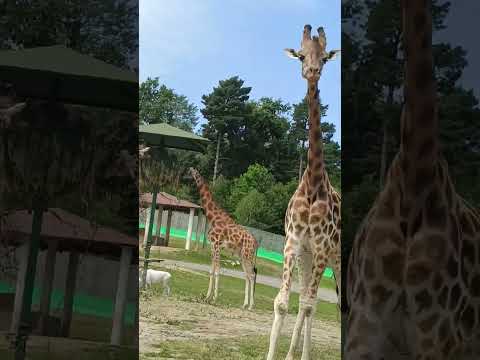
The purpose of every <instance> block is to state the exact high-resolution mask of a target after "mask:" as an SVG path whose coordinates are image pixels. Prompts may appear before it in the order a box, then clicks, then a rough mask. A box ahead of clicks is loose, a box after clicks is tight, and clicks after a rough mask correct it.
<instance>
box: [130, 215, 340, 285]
mask: <svg viewBox="0 0 480 360" xmlns="http://www.w3.org/2000/svg"><path fill="white" fill-rule="evenodd" d="M139 229H144V230H145V224H143V223H141V222H139ZM156 231H157V229H156V228H155V226H154V227H153V228H152V234H153V235H157V233H156ZM166 231H167V229H166V227H164V226H162V227H161V228H160V234H161V235H165V234H166ZM170 235H171V236H173V237H176V238H179V239H184V240H186V239H187V231H186V230H184V229H176V228H174V227H170ZM199 238H200V241H203V238H204V235H203V234H202V235H201V236H199ZM192 241H197V239H196V234H195V232H192ZM207 242H208V240H207ZM257 257H259V258H262V259H266V260H269V261H273V262H275V263H278V264H283V254H282V253H279V252H276V251H271V250H267V249H265V248H263V247H260V248H259V249H258V251H257ZM323 276H325V277H327V278H332V277H333V271H332V269H330V268H328V267H327V268H326V269H325V271H324V273H323Z"/></svg>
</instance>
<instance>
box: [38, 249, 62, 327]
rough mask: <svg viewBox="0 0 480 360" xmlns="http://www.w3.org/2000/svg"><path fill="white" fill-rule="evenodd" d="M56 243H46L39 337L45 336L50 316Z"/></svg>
mask: <svg viewBox="0 0 480 360" xmlns="http://www.w3.org/2000/svg"><path fill="white" fill-rule="evenodd" d="M57 248H58V241H56V240H54V241H50V242H49V243H48V250H47V257H46V259H45V268H44V272H43V279H42V288H41V289H42V294H41V299H40V320H39V323H38V330H39V331H40V335H48V334H47V325H48V318H49V316H50V300H51V298H52V286H53V278H54V277H55V261H56V256H57Z"/></svg>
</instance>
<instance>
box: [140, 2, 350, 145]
mask: <svg viewBox="0 0 480 360" xmlns="http://www.w3.org/2000/svg"><path fill="white" fill-rule="evenodd" d="M227 4H228V5H227ZM307 23H308V24H311V25H312V27H313V29H316V28H317V27H319V26H323V27H324V28H325V32H326V34H327V50H332V49H339V48H340V44H341V23H340V0H323V1H318V0H295V1H293V0H259V1H253V0H247V1H241V0H229V1H228V2H227V1H221V0H201V1H199V0H176V1H171V0H140V43H139V45H140V54H139V56H140V59H139V60H140V81H144V80H145V79H146V78H147V77H152V78H153V77H159V78H160V82H161V83H163V84H165V85H166V86H168V87H170V88H173V89H174V90H175V91H176V92H177V93H179V94H181V95H185V96H187V97H188V99H189V100H190V101H191V102H193V103H194V104H195V105H197V107H198V108H199V109H200V108H201V107H202V105H201V96H202V95H203V94H208V93H210V92H211V91H212V89H213V87H214V86H217V85H218V81H219V80H223V79H226V78H228V77H231V76H235V75H238V76H239V77H240V78H241V79H243V80H245V85H246V86H251V87H252V92H251V95H250V98H251V99H259V98H261V97H263V96H268V97H273V98H280V99H282V100H284V101H285V102H288V103H290V104H293V103H298V102H299V101H301V99H302V98H303V96H304V95H305V93H306V81H305V80H304V79H303V78H302V77H301V72H300V62H299V61H297V60H293V59H290V58H288V57H287V56H285V55H284V53H283V49H284V48H294V49H298V48H299V47H300V41H301V34H302V30H303V26H304V25H305V24H307ZM340 61H341V57H339V58H337V59H336V60H335V61H332V62H330V63H328V64H327V65H325V68H324V69H323V72H322V78H321V79H320V97H321V101H322V103H323V104H328V105H329V110H328V112H327V116H326V117H325V118H324V119H323V120H324V121H328V122H331V123H334V124H335V126H336V129H337V131H336V133H335V136H334V139H335V140H336V141H338V142H339V141H340V138H341V132H340V130H341V129H340V126H341V125H340V124H341V117H340V114H341V112H340V106H341V104H340V89H341V83H340V81H341V75H340ZM199 119H200V123H203V122H204V119H203V118H202V116H201V114H200V112H199Z"/></svg>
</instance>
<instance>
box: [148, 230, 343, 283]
mask: <svg viewBox="0 0 480 360" xmlns="http://www.w3.org/2000/svg"><path fill="white" fill-rule="evenodd" d="M194 246H195V242H192V249H194ZM169 247H170V248H175V249H176V250H175V251H168V252H165V251H163V252H162V251H159V250H152V251H151V252H150V257H152V258H161V259H167V260H178V261H185V262H191V263H195V264H206V265H210V264H211V256H210V248H209V247H206V248H205V249H203V248H202V247H201V246H200V247H199V249H198V251H196V250H185V240H183V239H178V238H170V242H169ZM140 256H142V257H143V256H144V252H143V249H141V250H140ZM221 260H227V262H224V261H222V263H221V266H222V267H223V268H226V269H232V270H239V271H243V270H242V266H241V265H237V266H235V265H233V264H231V263H230V262H228V261H238V260H239V258H238V257H236V256H232V255H231V254H229V253H228V252H227V251H225V250H222V253H221ZM256 267H257V271H258V274H259V275H265V276H273V277H277V278H281V276H282V268H283V265H282V264H278V263H275V262H273V261H269V260H266V259H261V258H257V260H256ZM296 279H297V272H295V273H294V280H295V281H296ZM320 287H322V288H325V289H330V290H333V291H335V288H336V285H335V281H334V280H333V279H332V278H326V277H323V278H322V280H321V281H320Z"/></svg>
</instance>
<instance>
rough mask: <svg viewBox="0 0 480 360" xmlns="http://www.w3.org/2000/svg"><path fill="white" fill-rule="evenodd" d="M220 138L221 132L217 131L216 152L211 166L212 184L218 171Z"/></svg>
mask: <svg viewBox="0 0 480 360" xmlns="http://www.w3.org/2000/svg"><path fill="white" fill-rule="evenodd" d="M221 139H222V136H221V133H220V132H219V133H218V136H217V153H216V155H215V167H214V168H213V184H214V185H215V179H216V178H217V172H218V158H219V157H220V141H221Z"/></svg>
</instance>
